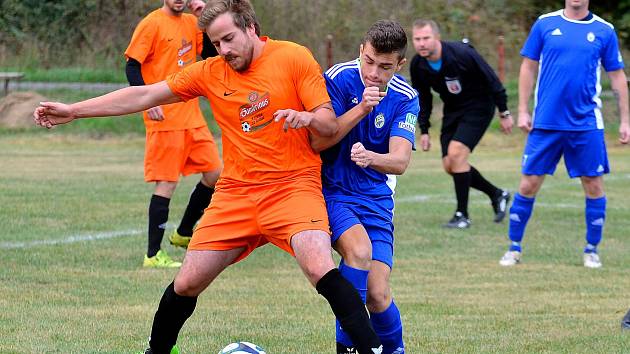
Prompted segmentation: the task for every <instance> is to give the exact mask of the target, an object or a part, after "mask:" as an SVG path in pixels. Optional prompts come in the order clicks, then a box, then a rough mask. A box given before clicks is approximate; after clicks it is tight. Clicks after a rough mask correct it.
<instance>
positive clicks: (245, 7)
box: [198, 0, 260, 36]
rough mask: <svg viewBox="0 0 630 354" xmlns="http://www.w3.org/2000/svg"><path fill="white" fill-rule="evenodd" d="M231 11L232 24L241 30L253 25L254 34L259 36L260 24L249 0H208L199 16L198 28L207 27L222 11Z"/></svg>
mask: <svg viewBox="0 0 630 354" xmlns="http://www.w3.org/2000/svg"><path fill="white" fill-rule="evenodd" d="M228 12H229V13H231V14H232V18H233V19H234V24H235V25H236V26H237V27H238V28H240V29H241V30H242V31H243V32H245V30H246V29H247V28H248V27H249V26H251V25H254V29H255V30H256V34H257V35H259V36H260V24H259V23H258V19H257V18H256V13H255V12H254V7H253V6H252V4H251V3H250V2H249V0H208V1H207V2H206V7H204V8H203V11H202V12H201V15H200V16H199V22H198V25H199V27H200V28H202V29H205V28H207V27H208V26H209V25H210V24H211V23H212V22H213V21H214V20H216V19H217V17H219V16H221V15H223V14H224V13H228Z"/></svg>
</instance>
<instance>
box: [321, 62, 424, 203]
mask: <svg viewBox="0 0 630 354" xmlns="http://www.w3.org/2000/svg"><path fill="white" fill-rule="evenodd" d="M359 65H360V63H359V60H358V59H356V60H354V61H351V62H347V63H341V64H337V65H334V66H333V67H331V68H330V69H329V70H328V71H326V73H325V74H324V77H325V79H326V88H327V89H328V94H329V95H330V99H331V102H332V105H333V108H334V110H335V113H336V115H337V116H338V117H340V116H341V115H343V114H344V113H346V112H347V111H349V110H350V109H352V107H354V106H356V105H357V104H358V103H359V101H360V100H361V99H362V97H363V91H364V90H365V85H364V84H363V80H362V78H361V74H360V72H359ZM419 109H420V107H419V104H418V93H417V92H416V91H415V90H414V89H413V88H412V87H411V86H410V85H409V84H408V83H407V82H406V81H405V79H404V78H403V77H402V76H399V75H395V76H394V77H393V78H392V79H391V80H390V82H389V83H388V85H387V95H386V96H385V97H384V98H383V100H382V101H381V102H380V103H379V104H378V105H377V106H376V107H374V109H373V110H372V112H371V113H370V114H368V115H367V116H366V117H364V118H363V119H362V120H361V121H360V122H359V123H358V124H357V125H356V126H355V127H354V128H352V130H350V132H349V133H348V134H347V135H346V136H345V137H344V138H343V139H342V140H341V141H340V142H339V143H337V144H336V145H335V146H333V147H331V148H329V149H327V150H325V151H323V152H322V154H321V155H322V161H323V166H322V183H323V190H324V196H331V195H339V196H342V195H346V196H353V195H360V196H364V197H367V198H379V197H388V198H389V199H390V200H391V198H392V196H393V194H394V187H395V185H396V177H395V176H390V175H386V174H384V173H381V172H378V171H376V170H374V169H372V168H370V167H368V168H361V167H359V166H357V165H356V164H355V163H354V162H353V161H352V160H350V150H351V148H352V145H354V144H355V143H357V142H361V143H362V144H363V146H365V148H366V149H367V150H370V151H373V152H376V153H379V154H386V153H388V152H389V139H390V138H391V137H393V136H399V137H402V138H405V139H407V140H409V141H410V142H411V143H412V144H414V141H415V132H416V122H417V119H418V112H419ZM392 204H393V203H392ZM392 207H393V205H392Z"/></svg>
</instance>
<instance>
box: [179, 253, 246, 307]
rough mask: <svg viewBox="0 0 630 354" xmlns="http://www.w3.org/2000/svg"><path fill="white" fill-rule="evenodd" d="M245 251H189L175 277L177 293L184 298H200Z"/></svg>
mask: <svg viewBox="0 0 630 354" xmlns="http://www.w3.org/2000/svg"><path fill="white" fill-rule="evenodd" d="M243 251H244V248H236V249H232V250H226V251H195V250H188V251H187V252H186V256H185V257H184V263H183V264H182V267H181V269H180V270H179V273H177V276H176V277H175V292H176V293H177V294H179V295H183V296H198V295H199V294H201V292H202V291H203V290H205V289H206V288H207V287H208V285H210V283H212V281H214V279H216V277H217V276H218V275H219V274H220V273H221V272H222V271H223V270H224V269H225V268H227V267H228V266H229V265H230V264H231V263H232V262H234V260H235V259H236V258H237V257H238V256H239V255H240V254H241V253H242V252H243Z"/></svg>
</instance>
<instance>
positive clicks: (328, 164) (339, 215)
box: [312, 20, 419, 354]
mask: <svg viewBox="0 0 630 354" xmlns="http://www.w3.org/2000/svg"><path fill="white" fill-rule="evenodd" d="M406 47H407V36H406V34H405V31H404V29H403V28H402V26H400V24H398V23H397V22H394V21H384V20H383V21H378V22H376V23H375V24H373V25H372V26H371V27H370V29H369V30H368V31H367V33H366V35H365V37H364V38H363V42H362V44H361V46H360V50H359V53H360V56H359V58H358V59H356V60H353V61H350V62H347V63H341V64H337V65H335V66H333V67H332V68H330V69H329V70H328V71H326V73H325V74H324V76H325V79H326V87H327V89H328V94H329V95H330V98H331V102H332V104H333V107H334V109H335V113H336V114H337V117H338V122H339V132H338V133H337V134H336V135H335V136H334V137H332V138H317V137H314V138H313V139H312V146H313V148H314V149H315V150H317V151H321V150H323V149H326V148H327V150H324V151H323V152H322V154H321V155H322V161H323V167H322V184H323V191H324V198H325V199H326V205H327V208H328V215H329V219H330V227H331V229H332V241H333V246H334V248H335V249H336V250H337V252H339V254H341V256H342V261H341V264H340V266H339V270H340V271H341V273H342V275H343V276H344V277H346V278H347V279H348V280H349V281H350V282H351V283H352V284H353V285H354V286H355V287H356V288H357V290H359V292H360V293H361V296H362V297H363V299H364V300H366V296H367V307H368V310H369V311H370V314H371V316H370V317H371V320H372V325H373V326H374V330H375V331H376V333H377V334H378V335H379V337H380V339H381V342H382V344H383V353H384V354H392V353H396V354H402V353H404V344H403V339H402V322H401V319H400V312H399V311H398V308H397V307H396V304H395V303H394V302H393V300H392V295H391V290H390V287H389V276H390V273H391V268H392V258H393V247H394V225H393V216H394V215H393V211H394V199H393V196H394V187H395V185H396V177H395V176H394V175H400V174H402V173H403V172H404V171H405V169H406V168H407V166H408V164H409V160H410V158H411V151H412V149H413V145H414V136H415V125H416V121H417V116H418V112H419V106H418V95H417V93H416V91H415V90H414V89H413V88H412V87H411V86H410V85H409V84H407V83H406V82H405V79H404V78H402V77H401V76H399V75H396V72H398V71H399V70H400V69H401V68H402V65H403V64H404V63H405V61H406V59H405V51H406ZM333 145H334V146H333ZM368 274H369V275H368ZM368 284H369V285H368ZM336 328H337V353H354V351H353V348H352V342H351V341H350V339H349V337H348V336H347V335H346V334H345V333H344V332H343V330H342V329H341V328H340V326H339V323H337V326H336Z"/></svg>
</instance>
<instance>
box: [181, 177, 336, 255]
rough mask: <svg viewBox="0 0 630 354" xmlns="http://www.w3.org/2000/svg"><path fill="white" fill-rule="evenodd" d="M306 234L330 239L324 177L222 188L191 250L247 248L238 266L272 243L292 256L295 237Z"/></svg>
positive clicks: (210, 207) (196, 235)
mask: <svg viewBox="0 0 630 354" xmlns="http://www.w3.org/2000/svg"><path fill="white" fill-rule="evenodd" d="M306 230H321V231H324V232H326V233H328V234H330V228H329V226H328V214H327V213H326V204H325V203H324V197H323V195H322V188H321V180H320V177H319V175H307V176H304V175H302V176H300V177H298V178H295V179H292V180H291V181H281V182H277V183H272V184H264V185H255V186H252V185H248V186H220V187H218V188H217V189H216V191H215V192H214V194H213V195H212V201H211V202H210V205H209V206H208V208H207V209H206V210H205V212H204V214H203V216H202V217H201V220H199V224H198V225H197V228H196V229H195V232H194V233H193V237H192V240H191V241H190V244H189V245H188V249H189V250H198V251H204V250H216V251H222V250H231V249H235V248H240V247H245V251H243V253H241V255H240V256H239V257H238V258H237V259H236V260H234V263H236V262H238V261H240V260H242V259H244V258H245V257H247V256H248V255H249V254H250V253H251V252H252V251H253V250H254V249H256V248H257V247H260V246H262V245H264V244H266V243H268V242H271V243H273V244H274V245H276V246H278V247H279V248H281V249H283V250H285V251H286V252H288V253H290V254H291V255H295V254H294V252H293V248H292V247H291V237H292V236H293V235H295V234H297V233H298V232H301V231H306Z"/></svg>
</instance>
